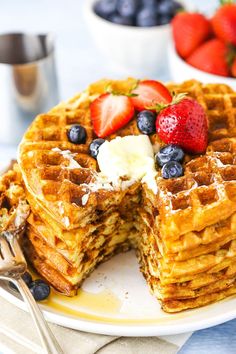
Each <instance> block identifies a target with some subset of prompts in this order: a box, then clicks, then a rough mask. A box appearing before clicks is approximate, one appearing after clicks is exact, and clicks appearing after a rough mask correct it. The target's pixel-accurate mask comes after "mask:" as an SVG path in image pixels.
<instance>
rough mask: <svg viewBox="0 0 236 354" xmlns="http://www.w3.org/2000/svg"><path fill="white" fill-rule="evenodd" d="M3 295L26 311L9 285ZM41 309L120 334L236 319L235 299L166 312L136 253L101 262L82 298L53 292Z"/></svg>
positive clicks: (54, 318)
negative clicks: (177, 311)
mask: <svg viewBox="0 0 236 354" xmlns="http://www.w3.org/2000/svg"><path fill="white" fill-rule="evenodd" d="M1 285H3V282H2V283H1ZM0 296H3V297H4V298H5V299H6V300H8V301H10V302H11V303H12V304H14V305H16V306H18V307H20V308H22V309H25V306H24V303H23V302H22V301H21V300H20V298H19V296H18V294H17V293H16V292H15V291H14V290H11V289H10V288H9V285H8V284H7V283H4V285H3V287H0ZM41 308H42V310H43V311H44V314H45V317H46V318H47V319H48V320H49V321H50V322H53V323H57V324H59V325H63V326H64V327H69V328H74V329H78V330H82V331H87V332H94V333H100V334H108V335H117V336H153V335H169V334H178V333H184V332H190V331H194V330H198V329H202V328H206V327H211V326H214V325H217V324H220V323H223V322H225V321H228V320H231V319H233V318H235V317H236V297H231V298H228V299H226V300H223V301H220V302H217V303H215V304H212V305H209V306H205V307H203V308H200V309H195V310H189V311H185V312H182V313H180V314H166V313H164V312H163V311H162V310H161V308H160V305H159V303H158V302H157V301H156V300H155V298H154V297H153V296H151V295H150V293H149V291H148V288H147V285H146V283H145V280H144V278H143V276H142V275H141V273H140V271H139V268H138V263H137V260H136V257H135V254H134V252H133V251H131V252H128V253H124V254H120V255H117V256H115V257H113V258H112V259H111V260H110V261H108V262H105V263H103V264H101V265H100V266H99V267H98V268H97V269H96V270H95V271H94V272H93V273H92V275H91V276H90V277H89V278H88V279H87V280H86V281H85V282H84V284H83V286H82V289H81V291H80V292H79V294H78V296H76V297H74V298H67V297H64V296H61V295H58V294H56V293H54V292H53V293H52V295H51V296H50V300H49V301H47V302H46V303H44V304H41Z"/></svg>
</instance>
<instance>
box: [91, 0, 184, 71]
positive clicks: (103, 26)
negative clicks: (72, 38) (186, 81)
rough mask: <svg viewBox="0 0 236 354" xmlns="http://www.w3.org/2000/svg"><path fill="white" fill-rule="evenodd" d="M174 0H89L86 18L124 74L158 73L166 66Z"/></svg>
mask: <svg viewBox="0 0 236 354" xmlns="http://www.w3.org/2000/svg"><path fill="white" fill-rule="evenodd" d="M181 10H183V1H175V0H86V2H85V17H86V20H87V23H88V26H89V28H90V31H91V33H92V35H93V37H94V40H95V42H96V43H97V45H98V47H99V48H100V49H101V50H102V51H103V52H104V54H105V55H106V57H107V59H108V60H109V62H110V63H112V64H113V65H116V67H117V68H118V67H119V68H120V69H121V70H120V71H121V72H122V74H129V75H134V76H139V77H144V76H150V75H155V74H156V73H158V72H160V71H161V70H162V68H163V67H164V66H165V65H166V59H167V44H168V42H169V41H170V40H171V28H170V22H171V20H172V18H173V17H174V16H175V14H176V13H177V12H179V11H181Z"/></svg>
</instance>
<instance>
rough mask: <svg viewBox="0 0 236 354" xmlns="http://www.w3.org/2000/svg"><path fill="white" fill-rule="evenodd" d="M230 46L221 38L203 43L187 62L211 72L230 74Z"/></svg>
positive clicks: (221, 74) (222, 74) (223, 74)
mask: <svg viewBox="0 0 236 354" xmlns="http://www.w3.org/2000/svg"><path fill="white" fill-rule="evenodd" d="M227 55H228V48H227V46H226V44H225V43H224V42H223V41H221V40H220V39H211V40H209V41H207V42H205V43H203V44H202V45H201V46H200V47H199V48H197V49H196V50H195V51H194V52H193V53H192V54H191V55H190V56H189V57H188V58H187V60H186V61H187V63H189V64H190V65H192V66H194V67H195V68H197V69H200V70H203V71H206V72H208V73H211V74H215V75H220V76H228V75H229V68H228V64H227Z"/></svg>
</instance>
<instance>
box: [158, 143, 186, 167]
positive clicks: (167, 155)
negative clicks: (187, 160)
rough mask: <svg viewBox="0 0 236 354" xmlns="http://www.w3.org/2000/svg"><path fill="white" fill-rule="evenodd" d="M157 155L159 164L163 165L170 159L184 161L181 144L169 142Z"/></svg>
mask: <svg viewBox="0 0 236 354" xmlns="http://www.w3.org/2000/svg"><path fill="white" fill-rule="evenodd" d="M155 157H156V162H157V164H158V165H159V166H160V167H162V166H164V165H165V164H166V163H167V162H169V161H177V162H182V161H183V159H184V152H183V150H182V149H181V147H180V146H178V145H174V144H169V145H166V146H164V147H163V148H161V149H160V151H158V153H157V154H156V156H155Z"/></svg>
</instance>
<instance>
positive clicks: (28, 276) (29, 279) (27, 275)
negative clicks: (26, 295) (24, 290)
mask: <svg viewBox="0 0 236 354" xmlns="http://www.w3.org/2000/svg"><path fill="white" fill-rule="evenodd" d="M21 278H22V279H23V280H24V282H25V284H26V285H27V286H28V287H29V286H30V284H31V283H32V276H31V274H30V273H29V272H25V273H24V274H23V275H22V276H21ZM9 286H10V287H11V288H12V289H14V290H16V291H19V290H18V288H17V287H16V286H15V284H14V283H12V282H9Z"/></svg>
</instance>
